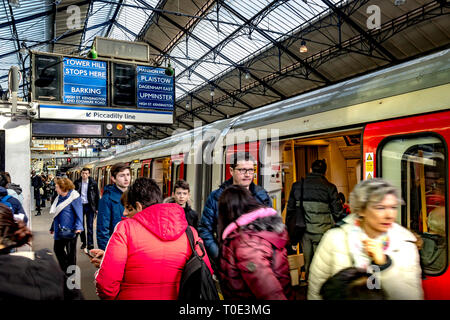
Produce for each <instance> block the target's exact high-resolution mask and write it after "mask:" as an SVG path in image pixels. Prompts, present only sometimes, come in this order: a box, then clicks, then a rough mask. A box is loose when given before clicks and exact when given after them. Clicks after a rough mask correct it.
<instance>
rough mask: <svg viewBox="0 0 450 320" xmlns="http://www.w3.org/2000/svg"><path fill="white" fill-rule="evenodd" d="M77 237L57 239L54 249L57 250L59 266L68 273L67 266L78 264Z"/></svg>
mask: <svg viewBox="0 0 450 320" xmlns="http://www.w3.org/2000/svg"><path fill="white" fill-rule="evenodd" d="M77 238H78V235H77V236H76V237H75V238H74V239H60V240H55V243H54V245H53V251H55V255H56V258H57V259H58V262H59V266H60V267H61V269H62V271H63V272H64V273H66V271H67V268H68V267H69V266H71V265H76V264H77Z"/></svg>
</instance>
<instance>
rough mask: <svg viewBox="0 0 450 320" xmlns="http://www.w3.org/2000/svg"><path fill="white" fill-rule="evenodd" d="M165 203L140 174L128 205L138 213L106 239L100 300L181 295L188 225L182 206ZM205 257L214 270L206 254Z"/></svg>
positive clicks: (98, 284) (188, 252) (99, 279)
mask: <svg viewBox="0 0 450 320" xmlns="http://www.w3.org/2000/svg"><path fill="white" fill-rule="evenodd" d="M161 202H162V195H161V190H160V189H159V187H158V185H157V184H156V183H155V181H153V180H152V179H147V178H139V179H137V180H136V181H135V183H134V184H133V185H132V186H131V187H130V189H129V191H128V203H129V204H130V205H131V206H132V207H133V208H135V209H136V210H137V211H138V213H136V214H135V215H134V216H133V217H132V218H128V219H124V220H122V221H121V222H119V223H118V224H117V226H116V229H115V231H114V233H113V235H112V236H111V238H110V240H109V242H108V245H107V247H106V250H105V253H104V256H103V260H102V262H101V265H100V269H99V270H98V272H97V275H96V277H95V280H96V287H97V294H98V295H99V297H100V298H101V299H109V300H113V299H115V300H172V299H177V298H178V290H179V286H180V279H181V274H182V272H183V268H184V266H185V264H186V261H187V260H188V259H189V257H190V256H191V249H190V246H189V242H188V238H187V236H186V233H185V231H186V228H187V227H188V224H187V222H186V217H185V214H184V210H183V208H182V207H180V206H179V205H178V204H176V203H166V204H161ZM191 230H192V232H193V234H194V238H195V240H196V241H197V240H199V241H200V242H202V240H201V239H200V238H199V237H198V235H197V232H196V231H195V229H193V228H191ZM199 254H201V252H200V251H199ZM204 260H205V262H206V264H207V265H208V267H209V268H210V270H211V273H212V269H211V266H210V264H209V260H208V257H207V256H205V257H204Z"/></svg>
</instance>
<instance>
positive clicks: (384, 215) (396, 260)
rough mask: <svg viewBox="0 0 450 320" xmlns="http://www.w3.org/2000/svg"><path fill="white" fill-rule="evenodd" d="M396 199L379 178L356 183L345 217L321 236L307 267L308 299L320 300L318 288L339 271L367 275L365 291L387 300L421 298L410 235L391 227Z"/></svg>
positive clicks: (417, 263) (392, 189)
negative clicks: (378, 291) (373, 291)
mask: <svg viewBox="0 0 450 320" xmlns="http://www.w3.org/2000/svg"><path fill="white" fill-rule="evenodd" d="M400 203H401V199H400V197H399V195H398V191H397V189H396V188H395V187H394V186H393V185H391V184H390V183H389V182H387V181H385V180H383V179H380V178H375V179H369V180H364V181H361V182H360V183H359V184H358V185H356V186H355V188H354V189H353V191H352V192H351V194H350V209H351V212H352V213H351V214H350V215H349V216H347V217H346V218H344V219H343V222H344V224H343V225H341V226H340V227H339V228H333V229H330V230H329V231H327V232H326V233H325V235H324V237H323V238H322V240H321V242H320V244H319V247H318V249H317V253H316V254H315V255H314V258H313V261H312V264H311V273H310V277H309V283H308V299H312V300H316V299H322V298H323V297H322V296H321V295H320V289H321V287H322V285H323V284H324V283H325V282H326V281H327V280H328V279H329V278H330V277H332V276H334V275H335V274H337V273H338V272H340V271H341V270H343V269H346V268H349V267H355V268H358V269H360V270H362V271H367V272H370V273H371V274H372V275H373V277H371V278H370V281H367V286H368V287H369V289H370V288H376V289H380V288H381V289H383V291H384V292H385V293H386V295H387V299H390V300H419V299H423V290H422V283H421V269H420V260H419V253H418V250H417V246H416V241H417V239H416V238H415V237H414V235H413V234H412V233H411V232H410V231H408V230H407V229H405V228H403V227H402V226H400V225H399V224H397V223H396V222H395V220H396V218H397V212H398V207H399V205H400Z"/></svg>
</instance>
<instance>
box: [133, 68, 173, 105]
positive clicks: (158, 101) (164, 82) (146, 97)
mask: <svg viewBox="0 0 450 320" xmlns="http://www.w3.org/2000/svg"><path fill="white" fill-rule="evenodd" d="M165 72H166V70H165V69H163V68H155V67H147V66H137V107H138V108H150V109H156V110H173V106H174V101H175V100H174V98H175V92H174V85H173V78H174V77H173V76H167V75H166V74H165Z"/></svg>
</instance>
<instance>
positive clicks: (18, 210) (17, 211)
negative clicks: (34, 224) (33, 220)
mask: <svg viewBox="0 0 450 320" xmlns="http://www.w3.org/2000/svg"><path fill="white" fill-rule="evenodd" d="M7 201H8V202H9V203H11V206H12V211H13V214H14V217H15V218H19V219H20V220H23V222H24V223H25V224H27V223H28V217H27V215H26V213H25V210H24V209H23V206H22V204H21V203H20V201H19V200H17V199H16V198H14V197H11V198H9V199H8V200H7ZM22 215H23V216H22Z"/></svg>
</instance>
